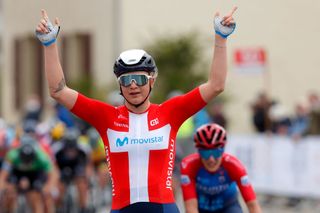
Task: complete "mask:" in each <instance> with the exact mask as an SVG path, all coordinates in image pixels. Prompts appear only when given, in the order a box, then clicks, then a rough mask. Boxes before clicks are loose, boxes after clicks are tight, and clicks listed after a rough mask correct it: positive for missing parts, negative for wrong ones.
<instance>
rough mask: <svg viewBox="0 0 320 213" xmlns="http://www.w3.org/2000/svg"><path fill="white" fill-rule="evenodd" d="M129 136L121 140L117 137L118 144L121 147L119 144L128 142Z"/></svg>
mask: <svg viewBox="0 0 320 213" xmlns="http://www.w3.org/2000/svg"><path fill="white" fill-rule="evenodd" d="M128 141H129V139H128V137H125V138H124V139H123V140H121V139H120V138H117V141H116V146H117V147H119V146H123V145H124V144H128Z"/></svg>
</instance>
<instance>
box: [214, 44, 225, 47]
mask: <svg viewBox="0 0 320 213" xmlns="http://www.w3.org/2000/svg"><path fill="white" fill-rule="evenodd" d="M214 46H215V47H217V48H226V45H218V44H214Z"/></svg>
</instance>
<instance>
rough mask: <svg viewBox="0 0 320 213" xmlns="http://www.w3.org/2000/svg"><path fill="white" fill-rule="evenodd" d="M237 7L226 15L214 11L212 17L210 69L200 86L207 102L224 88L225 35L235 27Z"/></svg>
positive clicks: (225, 62)
mask: <svg viewBox="0 0 320 213" xmlns="http://www.w3.org/2000/svg"><path fill="white" fill-rule="evenodd" d="M236 9H237V7H233V8H232V10H231V11H230V12H229V14H228V15H226V16H224V17H222V18H220V16H219V13H216V15H215V19H214V27H215V32H216V34H215V45H214V53H213V58H212V65H211V70H210V73H209V78H208V81H207V82H206V83H204V84H202V85H201V86H200V93H201V96H202V98H203V99H204V101H206V102H209V101H210V100H211V99H213V98H214V97H216V96H217V95H218V94H220V93H221V92H222V91H223V90H224V86H225V81H226V76H227V37H228V36H229V35H230V34H231V33H232V32H233V30H234V28H235V23H234V19H233V17H232V15H233V13H234V12H235V11H236Z"/></svg>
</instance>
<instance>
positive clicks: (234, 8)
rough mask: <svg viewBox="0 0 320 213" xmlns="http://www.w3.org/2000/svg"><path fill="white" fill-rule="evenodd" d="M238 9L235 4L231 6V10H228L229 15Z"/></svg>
mask: <svg viewBox="0 0 320 213" xmlns="http://www.w3.org/2000/svg"><path fill="white" fill-rule="evenodd" d="M237 9H238V7H237V6H233V8H232V9H231V11H230V12H229V14H228V15H229V16H232V15H233V13H234V12H235V11H236V10H237Z"/></svg>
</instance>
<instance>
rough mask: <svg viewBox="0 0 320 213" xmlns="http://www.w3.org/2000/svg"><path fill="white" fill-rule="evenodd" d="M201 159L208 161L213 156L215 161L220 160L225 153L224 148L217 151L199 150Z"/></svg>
mask: <svg viewBox="0 0 320 213" xmlns="http://www.w3.org/2000/svg"><path fill="white" fill-rule="evenodd" d="M198 152H199V154H200V156H201V158H203V159H205V160H208V159H209V158H210V157H211V156H213V157H214V159H217V158H220V157H221V156H222V154H223V152H224V148H216V149H199V150H198Z"/></svg>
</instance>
